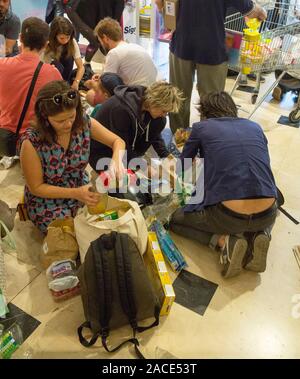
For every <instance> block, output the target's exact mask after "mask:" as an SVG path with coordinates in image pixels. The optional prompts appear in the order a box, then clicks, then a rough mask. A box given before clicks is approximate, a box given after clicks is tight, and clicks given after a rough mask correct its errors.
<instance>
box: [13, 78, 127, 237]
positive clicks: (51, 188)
mask: <svg viewBox="0 0 300 379" xmlns="http://www.w3.org/2000/svg"><path fill="white" fill-rule="evenodd" d="M35 113H36V122H35V124H34V127H33V128H29V129H28V130H27V131H26V132H25V133H24V135H23V136H22V138H21V140H20V146H19V148H20V150H21V151H20V160H21V166H22V169H23V173H24V176H25V180H26V186H25V203H26V205H27V210H28V215H29V218H30V219H31V221H32V222H33V223H34V224H35V225H36V226H37V227H38V228H39V229H40V230H41V231H42V232H46V230H47V227H48V225H49V224H50V223H51V222H52V221H53V220H55V219H58V218H65V217H74V216H75V215H76V212H77V210H78V208H79V207H80V206H82V205H83V204H86V205H88V206H94V205H96V204H97V202H98V201H99V200H100V196H101V195H99V194H97V193H93V192H91V191H90V190H89V188H90V186H89V185H88V175H87V174H86V172H85V168H86V166H87V164H88V161H89V154H90V140H91V138H94V139H95V140H96V141H99V142H100V143H102V144H103V145H105V146H107V148H108V149H109V150H111V151H112V153H111V156H112V166H113V167H114V169H115V173H116V175H117V176H119V175H121V171H122V170H123V166H122V157H123V154H124V148H125V144H124V142H123V141H122V140H121V138H119V137H118V136H116V135H115V134H114V133H112V132H110V131H109V130H107V129H106V128H105V127H103V126H102V125H101V124H99V123H98V122H97V121H96V120H94V119H90V120H89V119H87V118H86V117H84V114H83V111H82V106H81V101H80V96H79V93H78V91H76V90H74V89H72V88H71V87H70V85H69V84H68V83H66V82H63V81H54V82H52V83H49V84H47V85H46V86H44V87H43V88H42V89H41V90H40V92H39V94H38V96H37V100H36V104H35Z"/></svg>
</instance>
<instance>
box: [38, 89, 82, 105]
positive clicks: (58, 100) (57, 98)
mask: <svg viewBox="0 0 300 379" xmlns="http://www.w3.org/2000/svg"><path fill="white" fill-rule="evenodd" d="M77 96H78V92H77V91H75V90H70V91H68V92H65V93H57V94H56V95H54V96H53V97H50V98H48V99H43V101H49V100H52V101H53V103H54V104H56V105H60V104H62V102H63V101H64V100H67V101H69V100H71V101H73V100H76V99H77Z"/></svg>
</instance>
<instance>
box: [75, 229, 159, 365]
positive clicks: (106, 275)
mask: <svg viewBox="0 0 300 379" xmlns="http://www.w3.org/2000/svg"><path fill="white" fill-rule="evenodd" d="M79 279H80V286H81V297H82V302H83V308H84V314H85V318H86V322H84V323H83V324H82V325H81V326H80V327H79V328H78V336H79V340H80V343H81V344H82V345H83V346H85V347H89V346H92V345H94V344H95V342H96V341H97V339H98V338H99V337H101V339H102V345H103V347H104V348H105V350H106V351H108V352H110V353H113V352H115V351H117V350H119V349H120V348H121V347H122V346H123V345H125V344H126V343H132V344H133V345H134V347H135V352H136V354H137V356H138V357H139V358H144V357H143V355H142V354H141V352H140V351H139V349H138V346H139V342H138V340H137V339H136V333H137V332H143V331H145V330H148V329H150V328H152V327H154V326H157V325H158V324H159V312H160V306H159V303H158V300H157V297H156V296H155V294H154V291H153V287H152V284H151V282H150V280H149V278H148V276H147V271H146V267H145V265H144V262H143V258H142V257H141V255H140V252H139V250H138V248H137V246H136V244H135V243H134V241H133V240H132V239H131V238H130V237H129V236H128V235H127V234H123V233H116V232H112V233H110V234H104V235H102V236H101V237H99V238H98V239H97V240H95V241H93V242H92V243H91V245H90V247H89V249H88V251H87V254H86V256H85V260H84V263H83V264H82V266H81V267H80V269H79ZM153 316H154V318H155V321H154V322H153V323H152V324H151V325H150V326H139V325H138V321H141V320H145V319H147V318H149V317H153ZM128 323H129V325H130V326H131V328H132V330H133V338H131V339H128V340H126V341H124V342H123V343H121V344H120V345H119V346H117V347H116V348H114V349H111V350H110V349H109V348H108V347H107V342H106V340H107V337H108V335H109V331H110V329H116V328H118V327H121V326H124V325H127V324H128ZM83 328H90V329H91V330H92V333H93V336H92V338H91V340H90V341H87V340H86V339H85V338H84V337H83V335H82V330H83Z"/></svg>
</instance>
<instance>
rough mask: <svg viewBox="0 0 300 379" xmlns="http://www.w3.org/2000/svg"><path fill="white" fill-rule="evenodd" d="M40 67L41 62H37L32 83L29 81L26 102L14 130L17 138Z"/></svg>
mask: <svg viewBox="0 0 300 379" xmlns="http://www.w3.org/2000/svg"><path fill="white" fill-rule="evenodd" d="M42 66H43V62H39V64H38V66H37V68H36V69H35V72H34V75H33V78H32V81H31V84H30V87H29V90H28V93H27V96H26V100H25V103H24V106H23V109H22V113H21V116H20V119H19V122H18V126H17V130H16V136H17V137H18V135H19V133H20V130H21V127H22V124H23V121H24V118H25V115H26V112H27V110H28V107H29V103H30V100H31V97H32V94H33V90H34V87H35V83H36V81H37V78H38V76H39V73H40V71H41V68H42Z"/></svg>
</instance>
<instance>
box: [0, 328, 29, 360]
mask: <svg viewBox="0 0 300 379" xmlns="http://www.w3.org/2000/svg"><path fill="white" fill-rule="evenodd" d="M1 329H2V330H0V358H1V359H10V358H11V356H12V355H13V353H14V352H15V351H16V350H17V349H18V348H19V347H20V345H21V344H22V343H23V333H22V330H21V328H20V326H19V324H17V323H14V324H13V325H11V326H10V327H9V328H8V329H7V330H4V328H3V326H1Z"/></svg>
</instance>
